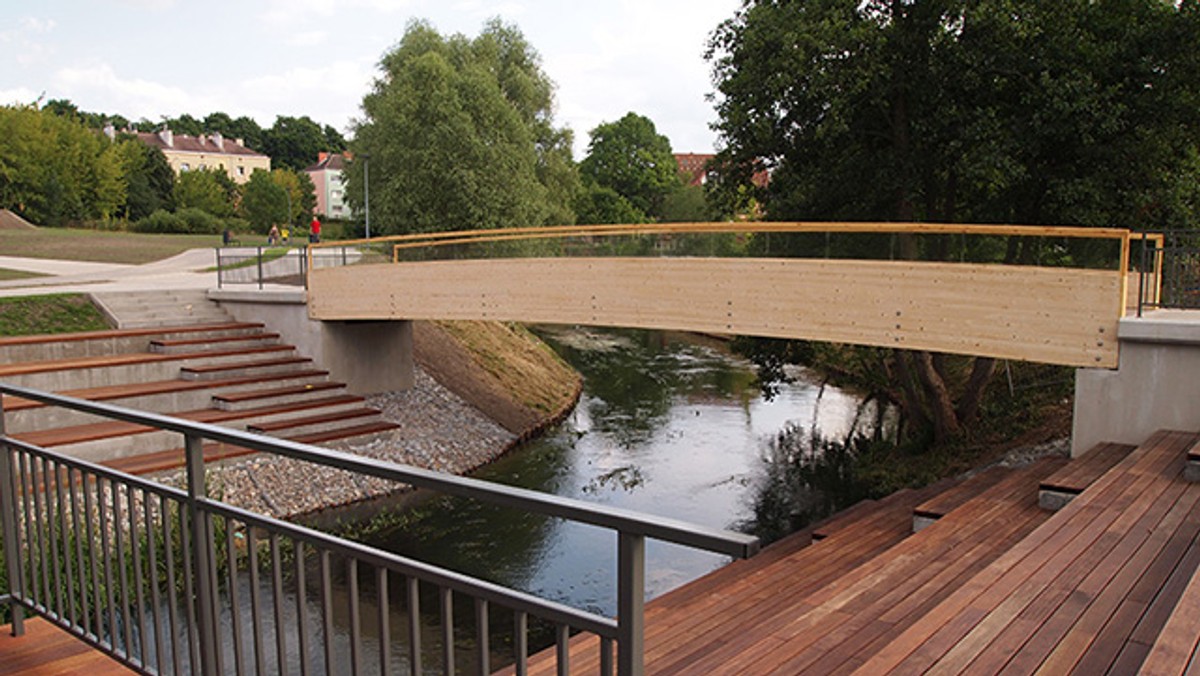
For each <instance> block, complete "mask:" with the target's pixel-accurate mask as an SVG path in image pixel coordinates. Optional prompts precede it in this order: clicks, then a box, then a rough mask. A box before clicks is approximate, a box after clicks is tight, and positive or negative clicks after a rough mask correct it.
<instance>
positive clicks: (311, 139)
mask: <svg viewBox="0 0 1200 676" xmlns="http://www.w3.org/2000/svg"><path fill="white" fill-rule="evenodd" d="M330 132H332V133H333V137H332V138H331V137H330ZM339 140H340V145H342V146H343V147H344V146H345V140H344V139H340V134H337V131H336V130H334V129H333V128H332V127H330V126H329V125H326V126H325V128H324V129H322V128H321V125H319V124H317V123H316V122H313V121H312V119H310V118H309V117H308V116H307V115H305V116H304V117H287V116H284V115H280V116H279V117H277V118H275V124H274V126H272V127H271V128H270V129H267V130H266V131H264V132H263V136H262V144H263V147H262V152H264V153H266V154H267V155H270V156H271V161H272V162H273V163H274V165H275V166H277V167H285V168H287V169H294V170H296V171H300V170H302V169H304V168H305V167H307V166H308V165H310V164H312V163H313V162H316V161H317V153H319V152H321V151H322V150H329V146H330V143H331V141H332V142H333V143H335V144H337V143H339Z"/></svg>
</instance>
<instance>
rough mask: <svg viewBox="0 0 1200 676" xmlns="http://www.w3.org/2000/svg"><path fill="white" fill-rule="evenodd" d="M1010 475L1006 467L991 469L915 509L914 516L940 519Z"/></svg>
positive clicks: (939, 494)
mask: <svg viewBox="0 0 1200 676" xmlns="http://www.w3.org/2000/svg"><path fill="white" fill-rule="evenodd" d="M1007 474H1008V470H1007V469H1006V468H1004V467H989V468H988V469H986V470H983V471H982V472H979V473H977V474H975V475H973V476H971V477H969V478H967V479H966V480H964V481H962V482H960V483H959V484H958V485H956V486H954V487H952V488H949V489H947V490H945V491H941V492H940V493H938V494H937V495H935V496H934V497H933V498H931V499H929V500H926V501H925V502H922V503H921V504H919V505H917V506H916V507H913V515H914V516H924V517H928V518H930V519H939V518H941V517H943V516H945V515H946V514H947V513H949V512H950V511H951V510H953V509H954V508H955V507H958V506H959V505H962V504H963V503H965V502H967V501H968V500H970V499H971V498H973V497H975V496H977V495H979V494H980V493H981V492H983V491H984V490H986V489H987V488H990V487H991V486H993V485H995V484H997V483H999V482H1000V480H1001V479H1003V478H1004V477H1005V476H1006V475H1007Z"/></svg>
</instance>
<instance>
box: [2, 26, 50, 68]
mask: <svg viewBox="0 0 1200 676" xmlns="http://www.w3.org/2000/svg"><path fill="white" fill-rule="evenodd" d="M56 25H57V24H56V23H55V21H54V19H39V18H37V17H32V16H26V17H21V19H20V20H18V21H17V27H16V28H14V29H11V30H6V31H0V44H2V45H6V48H5V51H6V52H8V53H9V54H10V55H11V57H12V58H13V59H14V60H15V61H16V62H17V64H19V65H21V66H31V65H35V64H38V63H42V62H44V61H46V60H47V59H49V58H50V56H51V55H53V54H54V51H55V50H54V46H53V45H52V44H47V43H44V42H41V41H39V40H37V39H35V37H36V36H43V35H48V34H49V33H52V32H53V31H54V28H55V26H56Z"/></svg>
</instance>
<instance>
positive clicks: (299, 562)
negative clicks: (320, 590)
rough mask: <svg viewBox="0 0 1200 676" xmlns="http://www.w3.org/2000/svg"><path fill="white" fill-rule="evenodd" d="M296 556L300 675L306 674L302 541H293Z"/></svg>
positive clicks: (306, 630)
mask: <svg viewBox="0 0 1200 676" xmlns="http://www.w3.org/2000/svg"><path fill="white" fill-rule="evenodd" d="M292 546H293V547H294V552H295V554H294V556H295V558H296V626H297V627H298V629H299V632H298V634H299V639H300V641H299V643H300V648H299V650H300V676H308V581H307V579H306V575H305V571H304V542H302V541H301V540H295V541H294V542H293V545H292Z"/></svg>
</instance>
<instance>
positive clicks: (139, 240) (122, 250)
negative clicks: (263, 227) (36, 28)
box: [0, 228, 221, 265]
mask: <svg viewBox="0 0 1200 676" xmlns="http://www.w3.org/2000/svg"><path fill="white" fill-rule="evenodd" d="M220 245H221V236H220V235H144V234H138V233H130V232H103V231H98V230H73V229H69V228H38V229H36V230H26V229H11V230H5V229H0V253H2V254H3V255H5V256H22V257H26V258H56V259H60V260H73V261H91V262H95V263H127V264H133V265H138V264H141V263H149V262H152V261H157V260H162V259H164V258H170V257H171V256H174V255H175V254H178V253H182V252H184V251H187V250H188V249H203V248H212V247H217V246H220Z"/></svg>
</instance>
